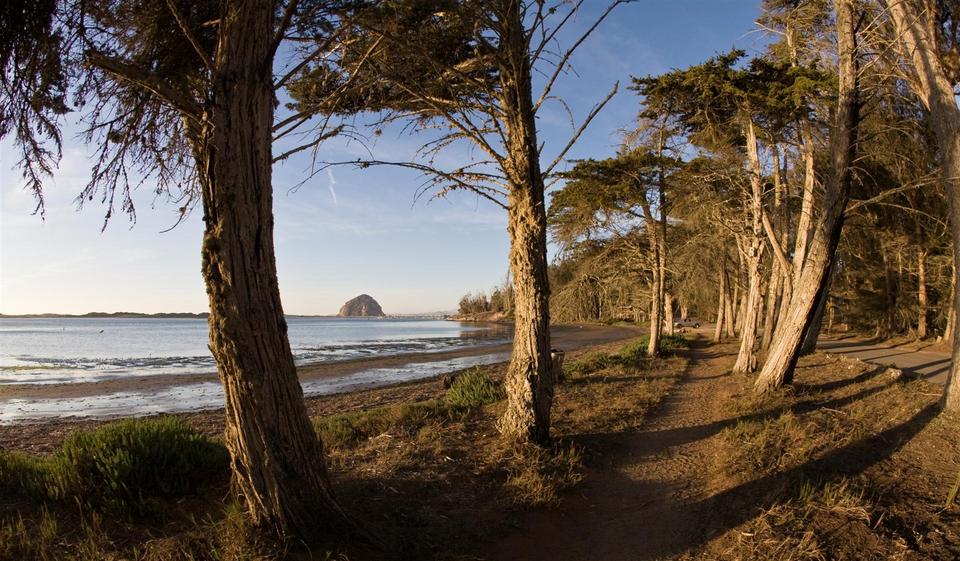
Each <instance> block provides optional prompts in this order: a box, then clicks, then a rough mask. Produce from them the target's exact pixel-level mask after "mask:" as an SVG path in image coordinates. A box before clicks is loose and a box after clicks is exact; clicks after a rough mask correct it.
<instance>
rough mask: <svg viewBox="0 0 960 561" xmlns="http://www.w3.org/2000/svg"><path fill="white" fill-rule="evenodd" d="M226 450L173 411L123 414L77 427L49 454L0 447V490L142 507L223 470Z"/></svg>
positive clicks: (125, 508) (123, 508) (117, 507)
mask: <svg viewBox="0 0 960 561" xmlns="http://www.w3.org/2000/svg"><path fill="white" fill-rule="evenodd" d="M229 461H230V460H229V455H228V453H227V450H226V448H224V447H223V445H221V444H219V443H215V442H212V441H210V440H208V439H207V438H206V437H205V436H204V435H203V434H200V433H199V432H197V431H195V430H193V429H192V428H190V427H189V426H188V425H187V424H186V423H184V422H183V421H182V420H180V419H177V418H175V417H161V418H157V419H129V420H124V421H119V422H116V423H110V424H106V425H103V426H102V427H99V428H98V429H96V430H93V431H79V432H76V433H74V434H73V435H71V436H70V437H68V438H67V440H65V441H64V443H63V445H62V446H61V447H60V449H59V450H57V451H56V452H55V453H54V454H53V455H51V456H46V457H34V456H28V455H25V454H17V453H0V489H5V490H10V491H14V492H17V491H19V492H22V493H25V494H27V495H30V496H32V497H35V498H39V499H48V500H67V499H73V500H77V501H80V502H82V503H84V504H87V505H90V506H92V507H94V508H96V509H97V510H105V511H110V512H114V513H128V512H132V513H143V512H145V511H146V510H149V509H150V508H152V504H153V499H156V498H173V497H179V496H183V495H184V494H187V493H190V492H193V491H195V490H196V489H197V487H198V486H200V485H202V484H204V483H207V482H211V481H214V480H217V479H224V478H226V477H227V476H228V474H229V472H228V467H229Z"/></svg>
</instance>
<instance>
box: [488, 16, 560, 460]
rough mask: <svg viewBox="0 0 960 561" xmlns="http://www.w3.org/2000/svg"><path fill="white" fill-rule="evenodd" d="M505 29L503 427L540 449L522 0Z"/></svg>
mask: <svg viewBox="0 0 960 561" xmlns="http://www.w3.org/2000/svg"><path fill="white" fill-rule="evenodd" d="M500 24H501V26H502V30H501V37H500V45H501V50H502V51H503V54H502V55H501V56H504V57H505V58H506V59H507V60H506V63H505V64H502V68H503V69H505V70H504V71H501V74H500V85H501V90H502V94H501V95H502V96H503V98H502V100H501V104H502V106H503V108H504V122H505V124H506V127H507V131H506V132H507V159H508V162H507V165H506V167H507V169H506V170H505V171H506V173H507V178H508V181H509V183H510V197H509V203H508V204H509V212H508V226H507V230H508V232H509V234H510V272H511V273H512V274H513V294H514V310H515V312H514V316H515V328H514V338H513V353H512V355H511V357H510V367H509V370H508V371H507V376H506V380H505V385H506V390H507V408H506V411H505V412H504V414H503V417H501V419H500V423H499V428H500V431H501V433H502V434H503V435H504V436H505V437H506V438H507V439H508V440H512V441H517V442H534V443H541V444H542V443H546V442H547V440H549V438H550V407H551V405H552V403H553V373H552V372H551V368H550V366H551V360H550V306H549V299H550V286H549V282H548V279H547V215H546V208H545V203H544V185H543V175H542V174H541V172H540V154H539V148H538V146H537V129H536V122H535V120H534V113H533V99H532V92H531V81H530V53H529V51H528V50H527V47H526V42H525V39H524V33H525V32H524V27H523V21H522V19H521V14H520V3H519V2H518V1H517V0H505V2H504V12H503V20H502V21H501V22H500ZM506 70H510V71H506Z"/></svg>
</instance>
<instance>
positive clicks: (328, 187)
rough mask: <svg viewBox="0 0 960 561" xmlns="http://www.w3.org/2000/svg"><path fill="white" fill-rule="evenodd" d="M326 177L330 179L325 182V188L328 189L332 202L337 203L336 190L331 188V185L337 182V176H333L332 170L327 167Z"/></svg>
mask: <svg viewBox="0 0 960 561" xmlns="http://www.w3.org/2000/svg"><path fill="white" fill-rule="evenodd" d="M327 178H328V179H330V182H329V183H327V189H329V190H330V196H331V197H333V204H334V205H335V206H336V205H337V192H336V191H334V190H333V186H334V185H336V184H337V178H336V177H334V176H333V170H332V169H331V168H327Z"/></svg>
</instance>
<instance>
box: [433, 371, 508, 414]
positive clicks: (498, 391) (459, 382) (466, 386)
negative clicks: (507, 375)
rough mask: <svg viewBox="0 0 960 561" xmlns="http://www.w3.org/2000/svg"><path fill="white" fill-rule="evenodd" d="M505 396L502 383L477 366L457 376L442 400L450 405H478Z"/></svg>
mask: <svg viewBox="0 0 960 561" xmlns="http://www.w3.org/2000/svg"><path fill="white" fill-rule="evenodd" d="M505 397H506V393H505V392H504V389H503V384H501V383H500V382H498V381H497V380H494V379H493V378H491V377H490V375H489V374H487V373H486V372H484V371H483V370H481V369H479V368H474V369H473V370H468V371H467V372H464V373H462V374H460V375H459V376H457V378H456V379H455V380H454V382H453V385H452V386H450V389H449V390H447V395H445V396H444V397H443V402H444V403H445V404H446V405H448V406H450V407H464V408H469V407H479V406H481V405H486V404H487V403H494V402H496V401H500V400H501V399H503V398H505Z"/></svg>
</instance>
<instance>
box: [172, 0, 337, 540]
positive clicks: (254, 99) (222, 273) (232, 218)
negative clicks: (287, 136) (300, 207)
mask: <svg viewBox="0 0 960 561" xmlns="http://www.w3.org/2000/svg"><path fill="white" fill-rule="evenodd" d="M219 29H220V38H219V43H218V48H217V51H216V55H215V58H214V60H213V65H214V68H213V70H212V78H211V81H212V91H211V96H210V98H209V100H208V102H207V104H206V107H205V113H204V120H203V122H201V123H194V124H192V125H190V126H189V127H188V129H189V130H188V133H192V134H191V142H192V146H193V150H194V156H195V158H196V164H197V175H198V178H199V181H200V185H201V188H202V198H203V210H204V217H203V220H204V238H203V246H202V257H203V266H202V271H203V277H204V281H205V282H206V287H207V296H208V299H209V303H210V316H209V326H210V351H211V352H212V353H213V356H214V358H215V359H216V362H217V371H218V373H219V376H220V380H221V382H222V383H223V388H224V394H225V398H226V403H225V411H226V431H225V436H224V441H225V444H226V446H227V448H228V449H229V451H230V455H231V457H232V467H233V473H234V482H235V484H236V485H237V487H238V488H239V490H240V492H241V493H242V494H243V498H244V500H245V502H246V507H247V510H248V512H249V514H250V516H251V518H252V520H253V522H254V524H256V525H257V526H260V527H263V528H266V529H269V530H272V531H273V532H274V533H276V534H278V535H280V536H290V535H296V536H299V537H304V538H306V537H313V536H315V535H316V534H317V533H318V532H319V531H320V530H323V529H325V527H328V526H327V525H328V524H329V523H332V522H341V521H342V520H344V516H343V513H342V511H341V510H340V507H339V506H338V505H337V503H336V501H335V499H334V496H333V493H332V491H331V489H330V483H329V479H328V476H327V470H326V465H325V461H324V454H323V446H322V444H321V442H320V441H319V439H318V438H317V436H316V434H315V432H314V430H313V426H312V424H311V422H310V418H309V417H308V415H307V410H306V406H305V405H304V402H303V391H302V389H301V387H300V383H299V380H298V378H297V371H296V367H295V366H294V362H293V354H292V353H291V351H290V344H289V341H288V338H287V324H286V321H285V319H284V315H283V308H282V306H281V302H280V290H279V285H278V282H277V268H276V259H275V253H274V245H273V187H272V183H271V173H272V157H271V144H272V135H271V129H272V126H273V110H274V95H273V87H272V60H273V48H272V45H271V43H272V38H273V35H274V3H273V2H270V1H264V0H249V1H233V2H227V3H226V7H225V11H224V15H223V17H222V18H221V19H220V22H219Z"/></svg>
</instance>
